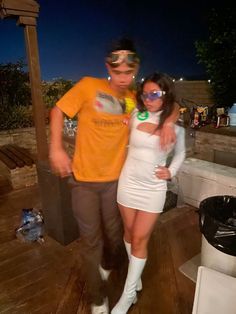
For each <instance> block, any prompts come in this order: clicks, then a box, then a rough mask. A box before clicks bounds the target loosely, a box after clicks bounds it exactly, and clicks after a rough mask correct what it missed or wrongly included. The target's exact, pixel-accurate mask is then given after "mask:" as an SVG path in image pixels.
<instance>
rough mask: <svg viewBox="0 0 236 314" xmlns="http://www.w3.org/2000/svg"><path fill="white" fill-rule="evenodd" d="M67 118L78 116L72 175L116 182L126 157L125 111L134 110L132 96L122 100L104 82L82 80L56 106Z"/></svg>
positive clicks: (96, 180) (90, 179) (126, 130)
mask: <svg viewBox="0 0 236 314" xmlns="http://www.w3.org/2000/svg"><path fill="white" fill-rule="evenodd" d="M56 105H57V106H58V107H59V108H60V109H61V110H62V111H63V112H64V113H65V114H66V115H67V116H69V117H70V118H72V117H74V116H75V115H76V114H78V127H77V135H76V144H75V153H74V157H73V165H72V168H73V173H74V176H75V178H76V179H77V180H79V181H87V182H109V181H114V180H117V179H118V178H119V175H120V171H121V168H122V165H123V162H124V159H125V155H126V146H127V142H128V132H129V131H128V126H127V124H126V123H124V120H125V119H127V116H128V113H127V111H131V110H132V109H133V108H134V106H135V97H134V93H133V92H131V91H127V93H126V95H124V97H123V98H122V99H119V98H118V97H117V95H116V93H115V92H114V91H113V90H112V89H111V88H110V85H109V82H108V81H107V80H106V79H97V78H91V77H85V78H83V79H82V80H80V81H79V82H78V83H77V84H76V85H75V86H74V87H72V88H71V89H70V90H69V91H68V92H67V93H66V94H65V95H64V96H63V97H62V98H61V99H60V100H59V101H58V102H57V104H56Z"/></svg>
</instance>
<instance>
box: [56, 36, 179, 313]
mask: <svg viewBox="0 0 236 314" xmlns="http://www.w3.org/2000/svg"><path fill="white" fill-rule="evenodd" d="M106 67H107V71H108V73H109V75H110V80H106V79H97V78H91V77H85V78H83V79H81V80H80V81H79V82H78V83H77V84H76V85H75V86H74V87H72V88H71V90H69V91H68V92H67V93H66V94H65V95H64V96H63V97H62V98H61V99H60V100H59V101H58V102H57V104H56V106H55V107H54V108H53V109H52V111H51V123H50V130H51V143H50V162H51V166H52V169H53V170H54V172H55V173H58V174H59V175H60V176H62V177H64V176H68V175H70V174H71V173H73V178H72V179H70V181H71V185H72V206H73V212H74V215H75V218H76V220H77V222H78V225H79V230H80V236H81V241H82V243H83V245H82V249H81V250H82V252H81V256H82V257H83V267H84V270H85V275H86V280H87V285H88V295H89V298H90V302H91V311H92V314H108V313H109V309H108V301H107V298H106V294H105V292H104V280H103V279H106V278H107V276H108V274H109V273H108V271H106V270H105V269H110V268H114V267H118V266H119V263H120V258H121V257H122V250H123V239H122V234H123V230H122V223H121V219H120V214H119V211H118V207H117V202H116V190H117V180H118V178H119V174H120V171H121V168H122V165H123V162H124V159H125V153H126V146H127V143H128V125H127V120H128V117H129V113H130V112H131V111H132V109H133V108H134V107H135V95H134V93H133V92H132V91H131V90H130V89H129V87H130V86H131V85H132V82H133V79H134V77H135V75H136V74H137V71H138V67H139V58H138V56H137V54H136V50H135V47H134V44H133V42H132V41H130V40H128V39H125V38H123V39H120V40H118V41H117V42H115V43H114V44H113V45H112V48H111V49H110V51H109V52H108V54H107V58H106ZM177 112H178V108H176V112H175V113H174V114H173V115H172V117H171V119H170V120H169V122H172V121H176V119H177ZM64 114H66V115H67V116H69V117H74V116H75V115H78V131H77V136H76V144H75V152H74V156H73V162H71V160H70V158H69V157H68V155H67V153H66V152H65V150H64V148H63V142H62V128H63V120H64ZM169 122H168V123H166V125H165V126H164V127H163V130H162V136H161V138H162V141H163V142H164V144H165V142H170V141H171V140H173V138H174V131H173V129H172V127H171V123H169ZM104 238H106V242H105V241H104ZM104 243H106V248H108V249H109V250H108V252H109V253H110V254H109V259H106V255H104V254H103V251H104V248H105V245H104Z"/></svg>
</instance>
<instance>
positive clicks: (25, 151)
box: [9, 145, 36, 163]
mask: <svg viewBox="0 0 236 314" xmlns="http://www.w3.org/2000/svg"><path fill="white" fill-rule="evenodd" d="M9 146H11V147H15V148H16V149H17V151H20V152H21V153H22V154H24V155H25V156H27V157H28V158H30V160H31V161H32V162H34V163H35V160H36V158H35V156H34V155H33V154H32V153H31V152H30V151H29V150H28V149H26V148H25V147H22V146H18V145H9Z"/></svg>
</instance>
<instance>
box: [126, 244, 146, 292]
mask: <svg viewBox="0 0 236 314" xmlns="http://www.w3.org/2000/svg"><path fill="white" fill-rule="evenodd" d="M124 244H125V248H126V252H127V255H128V258H129V260H130V255H131V244H130V243H129V242H126V241H125V239H124ZM142 289H143V284H142V280H141V278H139V280H138V281H137V286H136V291H141V290H142Z"/></svg>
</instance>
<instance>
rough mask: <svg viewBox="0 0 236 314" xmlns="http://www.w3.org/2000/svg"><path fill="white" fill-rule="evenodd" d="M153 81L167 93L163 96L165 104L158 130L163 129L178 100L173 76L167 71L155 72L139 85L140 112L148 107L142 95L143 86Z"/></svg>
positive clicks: (138, 104) (138, 103)
mask: <svg viewBox="0 0 236 314" xmlns="http://www.w3.org/2000/svg"><path fill="white" fill-rule="evenodd" d="M148 82H153V83H155V84H157V85H159V87H160V89H161V90H162V91H165V95H163V96H162V100H163V105H162V108H161V110H162V113H161V115H160V121H159V124H158V126H157V130H159V129H161V128H162V126H163V124H164V122H165V120H166V118H167V117H169V116H170V115H171V113H172V111H173V108H174V106H175V101H176V93H175V86H174V83H173V80H172V79H171V77H170V76H169V75H167V74H165V73H158V72H155V73H153V74H151V75H149V76H147V77H146V78H145V79H144V81H143V82H142V83H141V84H140V85H139V87H138V90H137V96H136V97H137V108H138V110H139V111H140V112H143V111H146V110H147V109H146V107H145V105H144V103H143V101H142V99H141V95H142V93H143V88H144V86H145V84H146V83H148Z"/></svg>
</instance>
